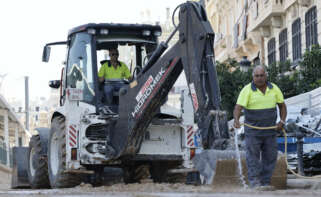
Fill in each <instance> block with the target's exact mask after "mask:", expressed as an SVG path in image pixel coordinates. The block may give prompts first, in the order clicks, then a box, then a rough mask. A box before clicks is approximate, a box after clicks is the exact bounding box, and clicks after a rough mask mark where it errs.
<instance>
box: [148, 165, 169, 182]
mask: <svg viewBox="0 0 321 197" xmlns="http://www.w3.org/2000/svg"><path fill="white" fill-rule="evenodd" d="M167 169H168V168H167V166H166V165H164V164H163V165H161V164H160V163H153V164H152V166H151V168H150V174H151V177H152V179H153V181H154V182H155V183H163V182H167Z"/></svg>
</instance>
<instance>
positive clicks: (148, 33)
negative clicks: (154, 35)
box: [143, 30, 151, 36]
mask: <svg viewBox="0 0 321 197" xmlns="http://www.w3.org/2000/svg"><path fill="white" fill-rule="evenodd" d="M150 34H151V32H150V31H149V30H144V31H143V36H150Z"/></svg>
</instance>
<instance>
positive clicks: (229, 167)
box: [193, 150, 287, 189]
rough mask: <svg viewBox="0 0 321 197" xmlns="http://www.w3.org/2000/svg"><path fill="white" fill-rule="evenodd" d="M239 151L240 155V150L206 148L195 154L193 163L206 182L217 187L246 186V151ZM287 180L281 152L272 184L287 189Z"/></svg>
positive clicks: (277, 187)
mask: <svg viewBox="0 0 321 197" xmlns="http://www.w3.org/2000/svg"><path fill="white" fill-rule="evenodd" d="M239 153H240V154H239V155H238V152H237V151H234V150H204V151H203V152H202V153H200V154H197V155H195V157H194V158H193V163H194V165H195V168H196V169H197V170H198V171H199V172H200V174H201V175H202V177H203V178H204V181H203V182H204V183H205V184H211V185H213V187H215V188H224V187H225V188H226V187H228V188H233V187H234V188H238V187H243V188H246V187H247V186H248V180H247V168H246V163H245V152H244V151H240V152H239ZM239 164H241V165H239ZM240 171H241V173H240ZM286 180H287V166H286V162H285V156H284V155H280V154H279V156H278V161H277V164H276V168H275V170H274V173H273V176H272V180H271V185H273V186H274V187H275V188H276V189H285V188H286Z"/></svg>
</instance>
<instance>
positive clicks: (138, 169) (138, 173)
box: [123, 165, 150, 183]
mask: <svg viewBox="0 0 321 197" xmlns="http://www.w3.org/2000/svg"><path fill="white" fill-rule="evenodd" d="M149 168H150V167H149V165H135V166H126V167H124V168H123V171H124V182H125V183H136V182H139V181H140V180H142V179H146V178H149V177H150V173H149Z"/></svg>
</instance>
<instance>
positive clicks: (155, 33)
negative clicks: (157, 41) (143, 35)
mask: <svg viewBox="0 0 321 197" xmlns="http://www.w3.org/2000/svg"><path fill="white" fill-rule="evenodd" d="M161 35H162V32H161V31H154V36H161Z"/></svg>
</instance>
